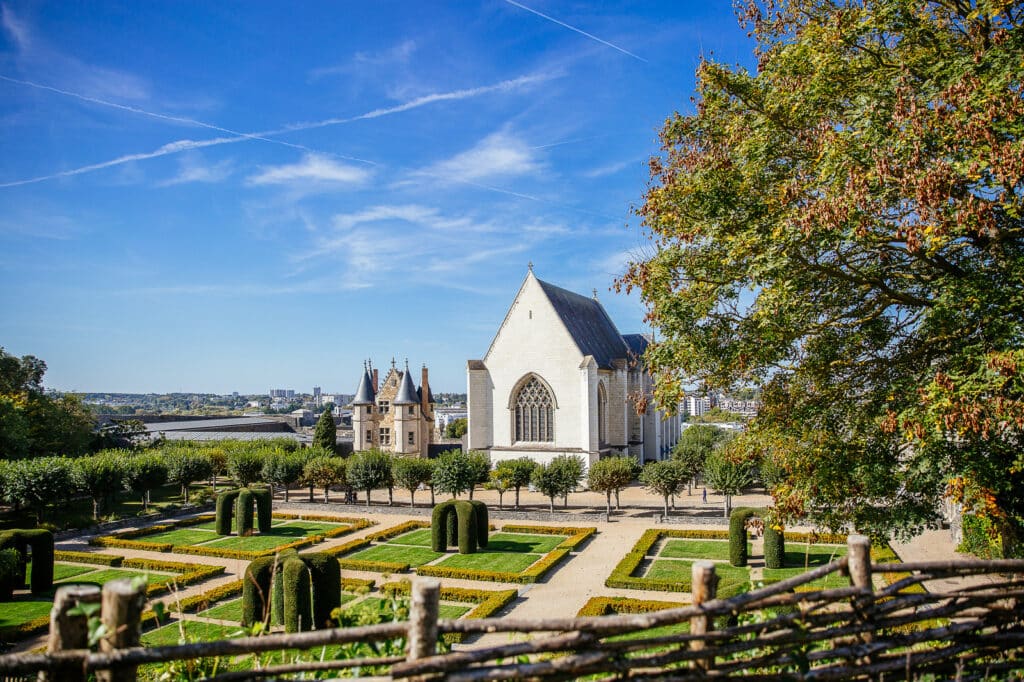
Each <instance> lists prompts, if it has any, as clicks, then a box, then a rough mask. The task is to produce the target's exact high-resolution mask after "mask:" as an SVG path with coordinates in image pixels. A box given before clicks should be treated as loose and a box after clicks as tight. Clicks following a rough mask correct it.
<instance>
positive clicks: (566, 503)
mask: <svg viewBox="0 0 1024 682" xmlns="http://www.w3.org/2000/svg"><path fill="white" fill-rule="evenodd" d="M562 507H563V508H564V509H568V508H569V493H566V494H564V495H562Z"/></svg>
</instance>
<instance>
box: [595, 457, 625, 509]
mask: <svg viewBox="0 0 1024 682" xmlns="http://www.w3.org/2000/svg"><path fill="white" fill-rule="evenodd" d="M632 481H633V467H632V466H630V463H629V462H628V461H627V460H626V458H625V457H608V458H606V459H601V460H598V461H596V462H594V463H593V464H591V465H590V471H588V472H587V486H588V487H589V488H590V489H591V490H593V491H594V492H598V493H604V494H605V503H606V505H605V520H608V521H611V518H612V493H614V494H615V507H616V509H617V508H618V506H619V491H620V490H622V489H623V488H625V487H626V486H627V485H629V484H630V483H631V482H632Z"/></svg>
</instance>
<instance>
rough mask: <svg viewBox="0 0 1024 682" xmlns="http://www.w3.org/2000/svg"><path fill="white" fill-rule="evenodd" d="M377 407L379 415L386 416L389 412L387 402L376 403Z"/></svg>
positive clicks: (388, 402)
mask: <svg viewBox="0 0 1024 682" xmlns="http://www.w3.org/2000/svg"><path fill="white" fill-rule="evenodd" d="M377 407H378V408H379V409H380V413H381V414H387V413H388V412H390V411H391V402H390V401H388V400H381V401H380V402H379V403H377Z"/></svg>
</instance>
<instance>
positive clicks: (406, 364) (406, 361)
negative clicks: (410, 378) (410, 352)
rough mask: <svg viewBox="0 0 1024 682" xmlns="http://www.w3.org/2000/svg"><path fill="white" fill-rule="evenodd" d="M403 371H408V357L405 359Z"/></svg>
mask: <svg viewBox="0 0 1024 682" xmlns="http://www.w3.org/2000/svg"><path fill="white" fill-rule="evenodd" d="M405 371H406V372H408V371H409V358H406V359H405Z"/></svg>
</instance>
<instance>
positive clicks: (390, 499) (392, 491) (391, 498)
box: [388, 488, 395, 507]
mask: <svg viewBox="0 0 1024 682" xmlns="http://www.w3.org/2000/svg"><path fill="white" fill-rule="evenodd" d="M394 502H395V489H394V488H388V506H389V507H390V506H391V505H392V504H394Z"/></svg>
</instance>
